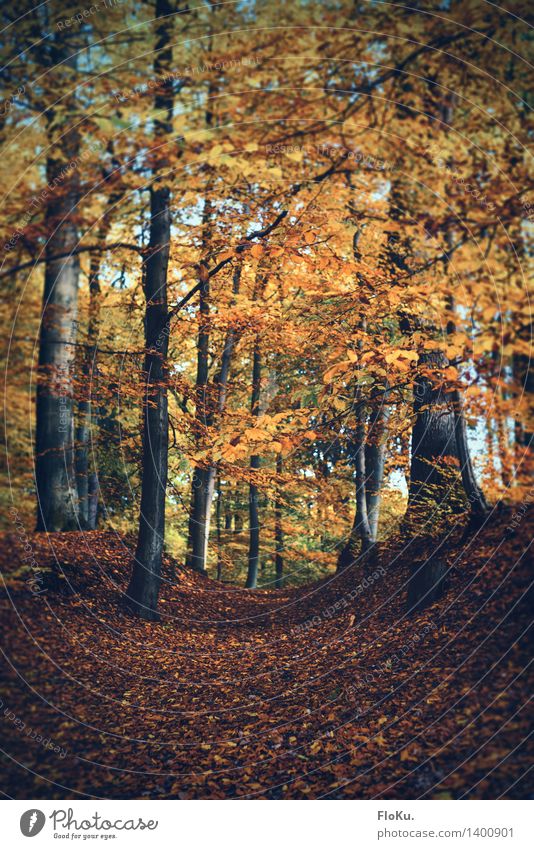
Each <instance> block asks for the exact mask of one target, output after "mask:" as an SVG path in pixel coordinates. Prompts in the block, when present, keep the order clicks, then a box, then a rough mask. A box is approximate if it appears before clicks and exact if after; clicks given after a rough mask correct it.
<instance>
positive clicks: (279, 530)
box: [274, 454, 284, 590]
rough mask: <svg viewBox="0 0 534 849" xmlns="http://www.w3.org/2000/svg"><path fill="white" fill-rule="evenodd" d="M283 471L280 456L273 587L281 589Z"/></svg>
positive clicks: (276, 498)
mask: <svg viewBox="0 0 534 849" xmlns="http://www.w3.org/2000/svg"><path fill="white" fill-rule="evenodd" d="M283 471H284V466H283V460H282V455H281V454H278V456H277V458H276V474H277V475H278V483H277V485H276V496H275V501H274V542H275V554H274V565H275V573H276V579H275V583H274V585H275V587H276V589H278V590H279V589H281V588H282V587H283V586H284V531H283V529H282V499H281V495H280V477H281V475H282V473H283Z"/></svg>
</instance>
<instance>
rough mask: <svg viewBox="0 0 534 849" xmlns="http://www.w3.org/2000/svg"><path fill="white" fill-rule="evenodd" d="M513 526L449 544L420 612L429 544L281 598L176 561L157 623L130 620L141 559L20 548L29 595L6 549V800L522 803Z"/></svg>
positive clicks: (499, 520) (518, 591) (64, 537)
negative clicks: (444, 568)
mask: <svg viewBox="0 0 534 849" xmlns="http://www.w3.org/2000/svg"><path fill="white" fill-rule="evenodd" d="M509 523H510V515H509V514H508V513H504V512H503V513H495V514H494V515H493V516H492V519H491V520H490V522H489V523H488V524H487V526H486V528H484V529H483V530H482V531H481V532H480V533H479V534H478V535H476V536H472V537H470V538H469V539H468V540H467V541H465V542H462V540H461V537H462V532H461V529H460V528H458V529H457V530H453V531H452V532H451V535H450V537H449V538H448V539H447V540H446V541H445V542H444V550H445V552H446V555H447V560H448V563H449V566H450V573H449V580H448V586H447V591H446V593H445V595H444V597H443V598H442V599H441V600H440V601H439V602H438V603H436V604H434V605H432V606H431V607H429V608H427V610H425V611H424V612H422V613H419V614H417V615H412V616H410V617H408V616H406V614H405V597H406V581H407V579H408V576H409V573H410V568H411V567H412V564H413V563H414V562H415V561H416V560H419V559H420V558H422V557H424V556H425V553H430V552H431V551H432V548H433V546H434V545H435V542H432V541H431V540H428V539H414V540H412V541H411V542H410V543H409V544H408V545H401V544H400V543H399V542H398V541H397V542H395V543H391V544H390V545H389V546H388V547H387V548H384V550H383V551H382V554H381V560H380V563H379V564H378V565H376V564H375V565H374V566H370V567H368V568H367V571H366V572H365V573H364V572H363V571H362V570H361V569H357V568H352V569H350V570H348V571H347V572H345V573H343V575H342V576H337V577H334V576H332V577H331V578H329V579H326V580H323V581H321V582H320V583H317V584H314V585H310V586H308V587H305V588H302V587H300V588H298V589H287V590H277V591H247V590H243V589H239V588H237V587H232V586H228V585H221V584H218V583H216V582H214V581H211V580H209V579H204V578H202V577H200V576H197V575H193V574H191V573H189V572H186V571H184V570H183V569H181V568H179V566H178V564H175V563H173V562H171V561H170V560H169V559H167V560H166V563H165V583H164V586H163V590H162V594H161V611H162V618H161V622H160V623H157V624H153V623H150V624H149V623H143V622H140V621H138V620H135V619H133V618H132V617H131V616H130V615H129V614H128V612H127V611H126V610H125V609H124V607H123V605H122V600H121V593H122V591H123V590H124V588H125V586H126V583H127V578H128V571H129V568H130V562H131V545H132V540H124V539H120V538H118V537H117V536H115V535H114V534H113V533H102V532H91V533H85V534H81V533H80V534H76V533H71V534H54V535H51V536H49V537H48V538H47V537H46V535H44V534H39V535H37V534H36V535H28V542H27V543H26V540H24V542H25V543H26V552H28V548H27V545H30V546H31V548H32V552H31V554H32V555H33V556H34V557H35V561H36V562H37V563H38V564H39V569H40V570H41V571H42V575H41V576H40V577H39V578H38V583H37V584H36V583H34V584H33V588H34V590H36V589H37V590H38V588H39V587H40V588H41V590H42V591H41V590H38V591H39V594H37V592H33V593H32V592H31V591H30V589H29V583H30V580H31V577H33V578H34V579H35V570H34V574H33V576H31V573H30V572H29V571H28V570H26V571H25V570H24V569H21V567H20V563H21V557H22V554H23V545H22V542H21V540H20V539H19V538H18V537H17V536H16V535H14V534H11V535H6V534H4V535H3V536H2V537H1V538H0V562H1V566H2V571H3V572H4V573H5V578H6V582H5V584H4V591H3V593H2V608H3V613H2V631H3V637H2V641H3V647H4V651H5V653H6V656H7V664H6V678H7V682H6V683H7V687H5V688H4V689H3V695H2V700H3V703H2V706H1V709H0V720H1V722H0V727H1V730H2V738H3V740H4V741H5V743H4V745H3V748H4V749H5V750H6V752H7V753H8V757H5V758H4V766H3V770H2V775H3V791H4V793H5V795H7V796H10V797H15V798H55V797H56V798H85V797H87V798H91V797H97V798H132V797H133V798H143V797H151V798H181V799H189V798H264V799H280V798H298V799H302V798H307V799H310V798H337V799H342V798H417V797H426V798H458V797H464V798H496V797H499V796H504V797H511V798H514V797H522V798H525V797H528V796H529V795H531V793H532V773H530V772H529V769H530V767H531V764H532V760H533V759H532V747H530V749H529V745H528V735H529V731H530V728H529V718H530V717H531V714H530V717H529V704H528V699H529V692H530V691H531V687H530V688H529V678H528V663H529V654H531V652H529V648H530V647H529V644H528V638H527V628H528V625H529V623H530V621H531V601H532V594H530V598H529V594H528V587H529V582H530V577H529V569H528V565H529V557H528V544H529V540H530V537H531V530H532V514H530V515H528V514H526V515H524V516H523V517H522V518H521V520H520V522H519V525H518V527H517V529H516V530H515V532H514V534H513V535H510V534H507V532H506V527H507V525H509ZM26 557H28V553H26ZM54 558H57V560H58V562H59V563H60V564H61V567H62V569H63V571H64V574H65V576H66V577H65V578H63V579H60V580H57V579H56V580H52V579H51V578H50V576H49V575H48V572H47V566H49V565H50V564H52V563H53V562H54ZM529 602H530V606H529ZM530 683H531V682H530Z"/></svg>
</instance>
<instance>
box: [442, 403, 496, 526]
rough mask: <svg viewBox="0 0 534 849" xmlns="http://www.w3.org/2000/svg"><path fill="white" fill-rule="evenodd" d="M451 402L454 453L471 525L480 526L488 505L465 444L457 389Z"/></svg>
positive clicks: (485, 515) (464, 427)
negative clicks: (458, 464) (454, 438)
mask: <svg viewBox="0 0 534 849" xmlns="http://www.w3.org/2000/svg"><path fill="white" fill-rule="evenodd" d="M451 402H452V408H453V415H454V428H455V435H456V452H457V454H458V459H459V461H460V469H461V473H462V483H463V485H464V490H465V494H466V495H467V498H468V501H469V504H470V505H471V509H470V512H471V524H473V525H481V524H482V522H483V521H484V519H485V518H486V517H487V515H488V513H489V507H488V503H487V501H486V499H485V497H484V493H483V492H482V490H481V489H480V487H479V485H478V484H477V482H476V478H475V472H474V469H473V464H472V462H471V454H470V451H469V445H468V442H467V428H466V424H465V416H464V411H463V401H462V397H461V395H460V392H459V391H458V389H455V390H453V391H452V392H451Z"/></svg>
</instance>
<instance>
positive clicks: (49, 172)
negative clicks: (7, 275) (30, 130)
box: [35, 130, 80, 531]
mask: <svg viewBox="0 0 534 849" xmlns="http://www.w3.org/2000/svg"><path fill="white" fill-rule="evenodd" d="M78 154H79V135H78V132H77V131H76V130H67V131H66V132H65V133H64V134H63V135H62V137H61V142H60V143H59V149H58V151H57V153H53V154H51V155H50V156H49V158H48V160H47V168H46V176H47V181H48V186H49V187H51V188H50V189H47V192H48V193H51V194H52V197H51V199H50V200H49V201H48V205H47V209H46V233H47V243H46V256H47V260H46V267H45V284H44V296H43V309H42V319H41V328H40V340H39V371H38V382H37V408H36V416H37V418H36V445H35V449H36V458H35V484H36V490H37V530H38V531H68V530H74V529H75V528H77V526H78V523H77V514H78V511H77V496H76V488H75V472H74V415H73V386H72V377H73V374H72V372H73V366H74V354H75V350H76V348H75V345H74V343H75V341H76V317H77V310H78V278H79V268H80V267H79V261H78V257H77V256H67V257H66V258H64V259H59V260H58V259H52V257H53V256H55V255H56V254H62V253H69V252H72V251H74V249H75V248H76V247H77V246H78V241H79V233H78V227H77V225H76V223H75V221H74V215H75V214H76V206H77V203H78V199H79V172H78V169H77V167H76V166H74V168H73V169H72V171H71V172H70V173H69V175H68V176H67V177H65V167H66V166H65V162H67V163H68V162H70V161H74V160H75V159H76V157H77V156H78Z"/></svg>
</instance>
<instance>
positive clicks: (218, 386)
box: [187, 265, 241, 574]
mask: <svg viewBox="0 0 534 849" xmlns="http://www.w3.org/2000/svg"><path fill="white" fill-rule="evenodd" d="M240 277H241V266H240V265H238V266H236V269H235V271H234V278H233V292H234V295H237V294H238V293H239V283H240ZM206 287H207V284H206V286H204V287H203V290H201V292H200V314H201V328H200V331H199V337H198V350H197V381H196V385H197V393H198V408H197V409H198V412H199V415H200V416H202V417H203V424H204V426H206V427H210V426H211V425H212V424H213V421H214V413H217V414H219V415H220V414H221V413H222V412H223V411H224V408H225V406H226V396H227V390H228V379H229V376H230V366H231V362H232V356H233V352H234V348H235V342H236V333H235V331H234V330H233V329H230V330H229V331H228V333H227V334H226V339H225V342H224V347H223V352H222V356H221V367H220V370H219V372H218V374H217V375H216V376H215V380H214V392H215V395H216V400H215V409H214V404H213V398H210V397H208V392H209V387H208V348H209V330H208V321H209V289H206ZM216 473H217V466H216V464H212V465H210V466H208V467H205V468H200V467H198V466H197V467H195V470H194V472H193V485H192V486H193V491H192V509H191V518H190V523H189V539H190V544H189V550H190V554H189V558H188V561H187V562H188V565H189V566H191V567H192V568H193V569H195V570H196V571H197V572H201V573H202V574H205V573H206V566H207V557H208V543H209V532H210V517H211V507H212V503H213V495H214V491H215V476H216Z"/></svg>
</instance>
